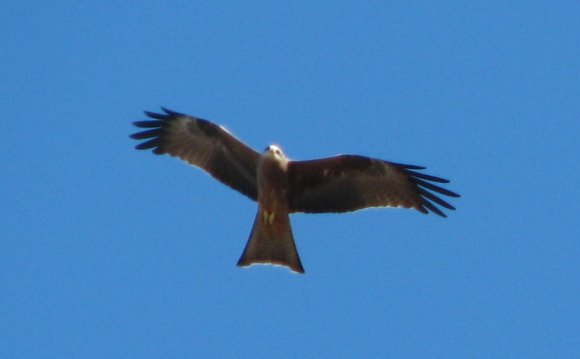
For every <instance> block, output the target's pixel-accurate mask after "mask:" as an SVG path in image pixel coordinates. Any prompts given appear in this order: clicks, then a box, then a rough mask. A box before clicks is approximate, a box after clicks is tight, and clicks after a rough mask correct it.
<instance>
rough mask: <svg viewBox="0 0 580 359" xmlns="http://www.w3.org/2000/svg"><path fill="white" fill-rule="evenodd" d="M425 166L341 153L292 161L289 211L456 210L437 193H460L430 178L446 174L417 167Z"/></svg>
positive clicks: (441, 180) (442, 180) (447, 194)
mask: <svg viewBox="0 0 580 359" xmlns="http://www.w3.org/2000/svg"><path fill="white" fill-rule="evenodd" d="M422 169H425V167H420V166H413V165H403V164H398V163H392V162H387V161H382V160H378V159H373V158H368V157H362V156H352V155H342V156H336V157H331V158H325V159H320V160H313V161H292V162H290V163H289V164H288V174H289V184H288V185H289V202H290V212H306V213H323V212H334V213H338V212H350V211H356V210H358V209H362V208H367V207H405V208H415V209H416V210H418V211H420V212H422V213H425V214H426V213H429V212H433V213H435V214H438V215H440V216H442V217H446V215H445V214H444V213H443V212H442V211H441V209H440V208H438V207H437V206H441V207H443V208H446V209H449V210H454V209H455V208H454V207H453V206H452V205H450V204H449V203H447V202H445V201H444V200H442V199H441V198H440V197H438V196H437V195H436V194H439V195H445V196H449V197H459V195H458V194H457V193H454V192H451V191H449V190H446V189H444V188H441V187H439V186H437V185H434V184H433V183H432V182H437V183H447V182H449V181H448V180H446V179H443V178H439V177H434V176H429V175H425V174H422V173H419V172H416V170H422Z"/></svg>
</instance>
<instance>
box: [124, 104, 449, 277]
mask: <svg viewBox="0 0 580 359" xmlns="http://www.w3.org/2000/svg"><path fill="white" fill-rule="evenodd" d="M164 111H165V113H166V114H157V113H151V112H146V114H147V115H148V116H149V117H151V118H153V119H155V121H139V122H135V125H136V126H137V127H141V128H147V129H148V130H146V131H143V132H139V133H136V134H134V135H132V136H131V137H132V138H134V139H138V140H143V139H147V141H146V142H143V143H141V144H139V145H137V149H153V152H154V153H156V154H164V153H168V154H170V155H172V156H177V157H179V158H181V159H183V160H185V161H187V162H188V163H190V164H192V165H195V166H197V167H200V168H201V169H203V170H205V171H206V172H208V173H209V174H211V175H212V176H213V177H215V178H216V179H218V180H219V181H221V182H222V183H224V184H226V185H228V186H230V187H232V188H233V189H235V190H237V191H238V192H240V193H242V194H244V195H245V196H247V197H249V198H250V199H252V200H255V201H256V202H257V203H258V212H257V214H256V217H255V220H254V225H253V227H252V232H251V233H250V237H249V239H248V242H247V244H246V247H245V249H244V252H243V254H242V256H241V258H240V260H239V261H238V265H240V266H249V265H251V264H253V263H268V264H276V265H283V266H286V267H288V268H290V269H291V270H293V271H295V272H298V273H303V272H304V269H303V267H302V264H301V262H300V258H299V256H298V252H297V250H296V245H295V243H294V238H293V235H292V229H291V225H290V218H289V215H290V213H296V212H304V213H329V212H330V213H342V212H350V211H355V210H359V209H362V208H367V207H405V208H415V209H417V210H418V211H420V212H422V213H429V212H430V211H431V212H434V213H436V214H437V215H439V216H442V217H445V214H444V213H443V212H442V211H441V209H440V208H438V207H437V205H438V206H441V207H444V208H446V209H450V210H453V209H455V208H454V207H453V206H451V205H450V204H448V203H447V202H445V201H444V200H442V199H441V198H439V197H437V196H436V195H435V194H433V193H432V192H435V193H438V194H441V195H446V196H450V197H459V195H458V194H456V193H454V192H451V191H449V190H447V189H444V188H442V187H439V186H437V185H435V184H433V183H432V182H436V183H447V182H448V181H447V180H445V179H442V178H439V177H434V176H429V175H425V174H422V173H419V172H416V170H422V169H424V167H420V166H413V165H403V164H397V163H392V162H388V161H383V160H378V159H373V158H368V157H363V156H356V155H340V156H335V157H330V158H324V159H319V160H310V161H290V160H288V159H287V158H286V157H285V156H284V154H283V153H282V151H281V149H280V148H279V147H278V146H274V145H271V146H269V147H268V148H266V150H265V151H264V152H263V153H262V154H260V153H258V152H256V151H254V150H253V149H251V148H250V147H248V146H246V145H245V144H243V143H242V142H240V141H239V140H238V139H236V138H235V137H234V136H232V135H231V134H230V133H229V132H227V130H225V129H224V128H222V127H220V126H218V125H216V124H214V123H211V122H209V121H206V120H203V119H199V118H195V117H191V116H187V115H184V114H180V113H177V112H173V111H170V110H166V109H164Z"/></svg>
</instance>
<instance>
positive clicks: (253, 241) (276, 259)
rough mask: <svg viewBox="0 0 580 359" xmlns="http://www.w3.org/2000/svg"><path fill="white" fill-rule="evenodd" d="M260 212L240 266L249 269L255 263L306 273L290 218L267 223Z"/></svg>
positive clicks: (286, 217) (286, 216)
mask: <svg viewBox="0 0 580 359" xmlns="http://www.w3.org/2000/svg"><path fill="white" fill-rule="evenodd" d="M261 213H262V211H261V210H259V211H258V214H257V215H256V219H255V220H254V226H253V227H252V232H251V233H250V238H249V239H248V243H247V244H246V248H245V249H244V252H243V253H242V256H241V257H240V260H239V261H238V266H242V267H247V266H250V265H252V264H254V263H264V264H276V265H282V266H286V267H288V268H290V269H291V270H293V271H294V272H297V273H304V268H303V267H302V263H301V262H300V257H298V251H297V250H296V244H295V243H294V237H293V236H292V228H291V227H290V218H289V217H288V214H285V216H283V218H276V220H275V221H274V222H273V223H267V221H265V220H264V218H263V216H261V215H260V214H261Z"/></svg>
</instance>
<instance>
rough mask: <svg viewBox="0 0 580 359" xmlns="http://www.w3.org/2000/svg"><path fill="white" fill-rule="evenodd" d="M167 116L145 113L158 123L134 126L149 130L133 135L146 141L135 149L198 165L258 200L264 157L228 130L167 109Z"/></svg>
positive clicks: (146, 122)
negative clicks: (258, 177)
mask: <svg viewBox="0 0 580 359" xmlns="http://www.w3.org/2000/svg"><path fill="white" fill-rule="evenodd" d="M162 109H163V111H164V112H165V113H155V112H148V111H145V114H146V115H147V116H148V117H150V118H152V119H155V120H154V121H151V120H147V121H137V122H134V123H133V124H134V125H135V126H136V127H139V128H143V129H145V131H142V132H138V133H135V134H133V135H131V138H133V139H136V140H145V142H142V143H140V144H138V145H137V146H135V148H137V149H139V150H147V149H153V153H155V154H158V155H160V154H165V153H167V154H169V155H171V156H175V157H179V158H180V159H182V160H184V161H186V162H188V163H189V164H192V165H194V166H197V167H199V168H201V169H203V170H204V171H206V172H207V173H209V174H210V175H212V176H213V177H214V178H216V179H217V180H219V181H221V182H222V183H224V184H226V185H228V186H230V187H231V188H233V189H235V190H237V191H239V192H240V193H242V194H244V195H246V196H248V197H249V198H251V199H253V200H256V198H257V180H256V171H257V164H258V159H259V157H260V154H259V153H258V152H256V151H254V150H253V149H251V148H250V147H248V146H247V145H245V144H244V143H242V142H241V141H240V140H238V139H237V138H235V137H234V136H232V135H231V134H230V133H229V132H228V131H227V130H225V129H224V128H222V127H221V126H218V125H216V124H214V123H212V122H209V121H207V120H204V119H201V118H196V117H192V116H188V115H184V114H181V113H179V112H175V111H171V110H168V109H166V108H163V107H162Z"/></svg>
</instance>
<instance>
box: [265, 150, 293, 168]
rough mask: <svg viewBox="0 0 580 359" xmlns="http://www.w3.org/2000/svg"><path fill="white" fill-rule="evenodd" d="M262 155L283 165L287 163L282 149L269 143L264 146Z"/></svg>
mask: <svg viewBox="0 0 580 359" xmlns="http://www.w3.org/2000/svg"><path fill="white" fill-rule="evenodd" d="M262 156H263V157H264V158H268V159H273V160H275V161H276V162H278V163H280V164H282V165H283V166H284V167H285V166H286V164H287V163H288V159H287V158H286V156H284V152H282V149H280V147H278V146H276V145H270V146H268V147H266V149H265V150H264V152H263V154H262Z"/></svg>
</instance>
